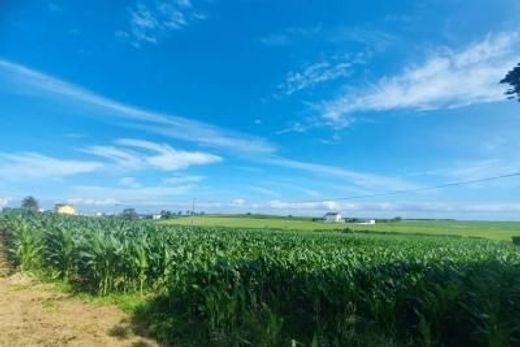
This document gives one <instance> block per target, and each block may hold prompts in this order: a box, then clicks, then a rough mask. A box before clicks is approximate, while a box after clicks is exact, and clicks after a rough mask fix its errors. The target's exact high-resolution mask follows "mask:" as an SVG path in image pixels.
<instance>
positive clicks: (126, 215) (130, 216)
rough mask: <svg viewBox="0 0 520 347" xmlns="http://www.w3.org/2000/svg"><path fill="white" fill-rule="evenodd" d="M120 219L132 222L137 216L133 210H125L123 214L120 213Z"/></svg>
mask: <svg viewBox="0 0 520 347" xmlns="http://www.w3.org/2000/svg"><path fill="white" fill-rule="evenodd" d="M121 218H123V219H128V220H134V219H137V218H139V215H138V214H137V212H136V211H135V208H125V209H124V210H123V212H121Z"/></svg>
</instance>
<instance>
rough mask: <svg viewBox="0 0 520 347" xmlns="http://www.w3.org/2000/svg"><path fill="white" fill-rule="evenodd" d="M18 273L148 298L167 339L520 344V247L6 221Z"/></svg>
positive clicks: (68, 220) (59, 219) (97, 221)
mask: <svg viewBox="0 0 520 347" xmlns="http://www.w3.org/2000/svg"><path fill="white" fill-rule="evenodd" d="M0 229H2V230H5V231H7V232H6V237H5V241H6V243H7V247H8V249H9V251H10V253H9V254H10V259H11V261H12V263H13V265H14V266H16V267H17V268H18V270H19V271H32V272H35V273H39V274H42V275H44V276H46V277H50V278H55V279H57V280H58V279H59V280H63V281H67V282H69V283H70V284H71V285H72V286H73V287H74V288H75V289H76V290H78V291H86V292H90V293H93V294H96V295H119V294H137V295H139V294H141V295H143V298H144V301H145V302H146V304H145V305H143V306H142V307H141V309H140V310H139V311H138V312H137V313H136V315H137V316H138V317H139V318H140V319H141V321H142V322H144V323H145V324H147V325H148V327H149V329H150V330H151V331H152V332H153V333H155V334H156V335H157V336H159V337H160V338H162V339H164V340H165V341H168V342H169V343H171V344H172V345H198V346H200V345H215V346H311V345H312V346H346V345H359V346H371V345H380V346H392V345H395V346H402V345H410V346H441V345H443V346H514V345H520V252H519V248H518V247H515V246H513V245H510V244H507V243H503V242H493V241H484V240H469V239H467V240H466V239H455V238H453V239H451V238H427V237H409V238H404V237H397V236H378V237H371V236H367V235H354V234H316V233H291V232H273V231H269V232H262V231H248V230H244V231H237V230H224V229H210V228H197V227H171V226H158V225H156V224H152V223H145V222H127V221H121V220H117V219H103V218H82V217H65V216H56V215H41V214H39V215H20V214H2V215H0Z"/></svg>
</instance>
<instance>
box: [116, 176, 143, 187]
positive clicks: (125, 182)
mask: <svg viewBox="0 0 520 347" xmlns="http://www.w3.org/2000/svg"><path fill="white" fill-rule="evenodd" d="M118 184H119V185H120V186H121V187H128V188H139V187H141V184H140V183H139V182H138V181H137V180H136V179H135V177H121V178H120V179H119V182H118Z"/></svg>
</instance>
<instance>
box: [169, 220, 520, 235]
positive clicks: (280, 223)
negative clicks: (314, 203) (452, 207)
mask: <svg viewBox="0 0 520 347" xmlns="http://www.w3.org/2000/svg"><path fill="white" fill-rule="evenodd" d="M159 223H161V224H178V225H191V224H193V225H197V226H215V227H217V226H218V227H228V228H240V229H278V230H294V231H340V230H344V229H346V228H349V229H351V230H353V231H363V232H380V233H402V234H425V235H452V236H462V237H480V238H486V239H492V240H505V241H511V237H512V236H520V222H477V221H442V220H439V221H415V220H414V221H409V220H404V221H401V222H394V223H379V224H375V225H359V224H351V223H344V224H325V223H322V222H316V221H312V220H311V219H305V218H281V217H265V216H262V217H260V218H259V217H255V216H225V215H222V216H195V217H180V218H174V219H169V220H165V221H160V222H159Z"/></svg>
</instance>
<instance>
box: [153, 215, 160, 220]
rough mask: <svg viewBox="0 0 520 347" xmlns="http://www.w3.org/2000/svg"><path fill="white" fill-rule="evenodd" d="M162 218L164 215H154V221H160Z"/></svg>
mask: <svg viewBox="0 0 520 347" xmlns="http://www.w3.org/2000/svg"><path fill="white" fill-rule="evenodd" d="M161 218H162V214H154V215H152V219H153V220H159V219H161Z"/></svg>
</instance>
